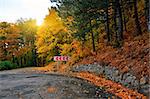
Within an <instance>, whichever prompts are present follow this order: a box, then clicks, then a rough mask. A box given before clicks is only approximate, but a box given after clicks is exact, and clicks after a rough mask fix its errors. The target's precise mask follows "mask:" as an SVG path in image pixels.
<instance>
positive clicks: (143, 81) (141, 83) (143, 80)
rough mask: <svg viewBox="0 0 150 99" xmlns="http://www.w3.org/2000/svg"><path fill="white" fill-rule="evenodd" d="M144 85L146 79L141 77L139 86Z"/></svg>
mask: <svg viewBox="0 0 150 99" xmlns="http://www.w3.org/2000/svg"><path fill="white" fill-rule="evenodd" d="M144 84H146V77H142V78H141V79H140V85H144Z"/></svg>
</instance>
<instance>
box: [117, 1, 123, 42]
mask: <svg viewBox="0 0 150 99" xmlns="http://www.w3.org/2000/svg"><path fill="white" fill-rule="evenodd" d="M116 7H117V17H118V21H117V23H118V32H119V35H118V36H119V41H122V40H123V19H122V11H121V6H120V2H119V0H116Z"/></svg>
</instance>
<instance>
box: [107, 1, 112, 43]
mask: <svg viewBox="0 0 150 99" xmlns="http://www.w3.org/2000/svg"><path fill="white" fill-rule="evenodd" d="M107 4H108V2H107ZM108 7H109V4H108V5H107V9H106V33H107V41H108V42H110V40H111V35H110V30H109V15H108Z"/></svg>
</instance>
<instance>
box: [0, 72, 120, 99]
mask: <svg viewBox="0 0 150 99" xmlns="http://www.w3.org/2000/svg"><path fill="white" fill-rule="evenodd" d="M25 70H26V71H25ZM27 70H28V71H27ZM109 97H110V98H111V97H114V98H115V99H117V97H115V96H114V95H112V94H110V93H107V92H105V91H104V90H103V89H102V88H99V87H96V86H94V85H92V84H91V83H89V82H87V81H84V80H82V79H79V78H74V77H69V76H64V75H60V74H43V73H36V72H34V71H31V70H29V69H17V70H9V71H3V72H0V99H108V98H109Z"/></svg>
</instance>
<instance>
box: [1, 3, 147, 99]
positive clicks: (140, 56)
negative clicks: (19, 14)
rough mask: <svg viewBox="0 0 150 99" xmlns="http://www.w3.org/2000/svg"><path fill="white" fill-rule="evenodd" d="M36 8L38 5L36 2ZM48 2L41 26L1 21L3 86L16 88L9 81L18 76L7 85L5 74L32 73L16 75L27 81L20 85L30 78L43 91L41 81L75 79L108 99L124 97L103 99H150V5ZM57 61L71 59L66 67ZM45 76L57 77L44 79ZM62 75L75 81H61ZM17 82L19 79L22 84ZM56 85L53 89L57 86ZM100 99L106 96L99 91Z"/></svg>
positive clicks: (30, 20) (31, 21)
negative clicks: (96, 89) (97, 89)
mask: <svg viewBox="0 0 150 99" xmlns="http://www.w3.org/2000/svg"><path fill="white" fill-rule="evenodd" d="M29 2H30V0H29ZM32 2H33V5H34V2H35V1H32ZM42 2H43V1H42ZM49 2H50V6H49V8H47V11H48V13H47V15H44V18H43V22H42V24H41V25H38V24H37V22H38V20H36V19H34V18H19V19H17V20H16V21H15V22H9V21H1V16H0V77H2V83H3V84H4V85H5V84H6V85H7V83H10V85H12V84H11V82H9V81H13V76H14V78H15V77H17V76H18V75H11V76H8V77H10V78H11V77H12V80H10V78H9V79H8V80H9V81H7V80H5V79H7V76H6V75H8V74H9V73H7V71H10V72H11V69H13V70H16V71H17V70H19V69H21V70H29V71H30V70H33V69H34V70H35V71H34V72H33V71H31V72H28V71H27V72H26V71H23V72H22V75H20V74H19V73H20V72H18V71H17V72H16V71H15V73H16V74H17V73H18V74H19V77H20V78H21V77H22V78H24V79H25V80H22V82H23V81H29V82H30V80H29V79H28V78H31V79H33V81H37V82H36V83H38V84H39V85H40V84H42V83H45V82H44V81H43V80H42V81H40V80H41V79H39V78H40V77H41V78H42V77H43V79H44V78H46V77H47V78H49V77H51V78H52V79H46V80H45V81H47V82H48V80H49V82H48V84H50V83H53V81H52V80H55V79H56V80H57V79H60V80H62V82H63V81H65V80H66V79H69V81H70V79H71V78H72V77H75V78H73V79H76V78H81V79H83V80H87V81H89V82H92V84H93V85H95V86H100V87H102V89H103V88H104V89H105V90H106V91H105V90H104V93H106V92H110V93H111V94H114V95H115V96H118V97H121V98H109V97H108V98H104V99H148V98H147V96H148V95H149V85H150V80H149V74H150V66H149V49H150V45H149V41H150V40H149V36H150V2H149V0H49ZM30 3H31V2H30ZM39 4H40V3H39ZM39 12H40V11H39ZM24 13H25V11H24ZM26 13H27V12H26ZM10 19H11V18H10ZM56 56H58V57H59V56H63V57H67V58H66V60H65V61H60V60H59V61H58V60H56V58H54V57H56ZM58 57H57V59H58ZM62 59H64V58H62ZM26 68H27V69H26ZM5 71H6V72H5ZM47 72H48V73H56V75H55V74H52V75H48V76H47V75H42V73H43V74H45V73H47ZM5 73H6V74H5ZM25 73H27V74H30V75H31V77H30V76H29V75H26V74H25ZM40 73H41V74H40ZM32 74H33V75H32ZM58 74H62V75H67V76H71V77H70V78H63V77H62V78H61V76H60V78H59V77H58ZM27 76H29V77H27ZM19 77H18V78H16V79H20V78H19ZM34 77H37V78H34ZM38 77H39V78H38ZM35 79H37V80H35ZM64 79H65V80H64ZM56 80H55V81H54V82H55V83H57V82H59V80H58V81H57V82H56ZM18 81H20V80H18ZM69 81H68V82H69ZM20 82H21V81H20ZM20 82H19V83H20ZM39 82H40V83H39ZM66 82H67V81H66ZM78 82H80V81H78ZM63 83H64V82H63ZM13 84H14V85H15V83H13ZM22 84H24V83H22ZM32 84H33V83H32ZM69 84H71V85H70V86H73V85H75V84H72V83H69ZM50 85H53V84H50ZM56 85H57V84H56ZM58 85H60V84H58ZM64 85H67V84H64ZM76 85H77V86H78V84H76ZM79 85H80V84H79ZM16 86H17V85H16ZM87 86H88V85H86V87H87ZM3 87H4V86H0V88H3ZM44 87H45V86H44ZM44 87H42V88H44ZM55 87H58V86H55ZM61 87H62V86H61ZM80 87H81V86H80ZM80 87H79V88H80ZM83 87H84V86H83ZM6 88H7V87H6ZM19 88H20V87H19ZM68 88H76V87H68ZM4 89H5V88H4ZM47 89H48V91H50V92H49V93H53V92H52V91H54V92H55V91H56V89H55V88H53V87H49V88H47ZM60 89H61V88H60ZM62 89H63V88H62ZM87 89H88V88H87ZM89 89H90V88H89ZM14 90H16V89H14ZM17 90H19V89H17ZM71 90H72V89H71ZM76 90H78V89H76ZM99 90H101V89H99ZM5 91H7V90H4V92H3V93H0V98H1V96H2V95H4V96H7V95H5V94H6V93H5ZM21 91H22V89H21V90H20V92H21ZM40 91H41V90H40ZM29 92H30V91H29ZM29 92H28V93H29ZM82 92H84V91H82ZM82 92H81V93H82ZM89 92H90V91H89ZM92 92H94V91H92ZM96 92H97V91H96ZM30 94H31V93H30ZM96 94H102V93H101V91H100V93H96ZM63 95H64V94H63ZM90 95H92V94H90ZM41 96H42V95H41ZM41 96H39V97H41ZM49 96H50V95H49ZM106 96H107V95H106ZM98 97H99V96H98ZM32 98H33V97H32ZM19 99H24V98H19ZM26 99H28V98H26ZM29 99H30V98H29ZM40 99H49V98H40ZM50 99H51V98H50ZM52 99H53V98H52ZM56 99H57V98H56ZM58 99H59V98H58ZM63 99H65V98H63ZM67 99H68V98H67ZM69 99H74V98H69ZM90 99H93V98H90ZM96 99H97V98H96ZM100 99H103V98H100Z"/></svg>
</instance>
